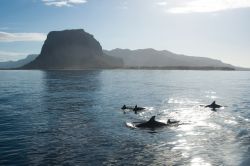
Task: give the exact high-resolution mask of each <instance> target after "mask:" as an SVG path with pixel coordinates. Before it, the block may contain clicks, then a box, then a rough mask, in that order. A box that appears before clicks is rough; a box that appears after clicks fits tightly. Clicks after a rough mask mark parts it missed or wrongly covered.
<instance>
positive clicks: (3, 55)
mask: <svg viewBox="0 0 250 166" xmlns="http://www.w3.org/2000/svg"><path fill="white" fill-rule="evenodd" d="M28 54H29V53H21V52H8V51H0V62H4V61H11V60H18V59H20V58H24V57H26V56H27V55H28Z"/></svg>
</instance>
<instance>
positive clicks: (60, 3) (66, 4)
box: [42, 0, 87, 7]
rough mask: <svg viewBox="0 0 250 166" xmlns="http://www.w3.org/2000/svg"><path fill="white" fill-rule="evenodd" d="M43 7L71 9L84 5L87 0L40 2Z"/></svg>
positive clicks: (48, 0) (43, 0) (49, 0)
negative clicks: (42, 3)
mask: <svg viewBox="0 0 250 166" xmlns="http://www.w3.org/2000/svg"><path fill="white" fill-rule="evenodd" d="M42 2H44V4H45V5H48V6H56V7H71V6H74V5H79V4H83V3H86V2H87V0H42Z"/></svg>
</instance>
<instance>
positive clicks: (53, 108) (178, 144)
mask: <svg viewBox="0 0 250 166" xmlns="http://www.w3.org/2000/svg"><path fill="white" fill-rule="evenodd" d="M214 100H216V101H217V103H218V104H221V105H224V106H226V107H225V108H223V109H220V110H217V111H211V110H209V109H205V108H203V107H201V106H200V105H204V104H210V103H211V102H212V101H214ZM123 104H126V105H131V106H134V105H136V104H137V105H138V106H144V107H147V110H146V111H145V112H142V113H139V114H137V115H135V114H133V113H132V112H128V113H126V114H124V113H123V111H121V109H120V108H121V107H122V105H123ZM153 115H156V119H157V120H158V121H162V122H166V121H167V119H175V120H179V121H181V122H182V123H183V124H182V125H180V126H176V127H169V128H162V129H159V130H154V131H152V130H148V129H138V128H135V129H132V128H129V127H127V125H126V124H128V123H132V122H138V121H145V120H148V119H149V118H150V117H151V116H153ZM0 165H79V166H87V165H96V166H99V165H129V166H130V165H191V166H196V165H204V166H210V165H225V166H238V165H239V166H243V165H244V166H249V165H250V73H249V72H236V71H234V72H233V71H160V70H89V71H0Z"/></svg>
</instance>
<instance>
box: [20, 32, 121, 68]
mask: <svg viewBox="0 0 250 166" xmlns="http://www.w3.org/2000/svg"><path fill="white" fill-rule="evenodd" d="M122 66H123V62H122V60H121V59H119V58H116V57H112V56H108V55H105V54H104V53H103V51H102V47H101V45H100V43H99V42H98V41H97V40H96V39H95V38H94V37H93V35H91V34H89V33H87V32H85V31H84V30H83V29H76V30H64V31H52V32H50V33H49V34H48V36H47V39H46V41H45V42H44V44H43V47H42V50H41V54H40V55H39V56H38V57H37V58H36V59H35V60H34V61H32V62H30V63H29V64H27V65H24V66H23V67H22V68H21V69H91V68H117V67H122Z"/></svg>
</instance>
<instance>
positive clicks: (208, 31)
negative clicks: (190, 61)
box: [0, 0, 250, 67]
mask: <svg viewBox="0 0 250 166" xmlns="http://www.w3.org/2000/svg"><path fill="white" fill-rule="evenodd" d="M0 4H1V5H0V11H1V15H0V19H1V23H0V61H8V60H18V59H22V58H24V57H26V56H27V55H28V54H39V53H40V51H41V47H42V44H43V42H44V40H45V39H46V35H47V33H48V32H50V31H57V30H64V29H81V28H82V29H84V30H85V31H86V32H89V33H91V34H93V35H94V37H95V38H96V39H97V40H98V41H99V42H100V43H101V45H102V47H103V49H107V50H111V49H115V48H122V49H124V48H128V49H133V50H134V49H144V48H153V49H156V50H168V51H171V52H174V53H177V54H185V55H188V56H197V57H208V58H212V59H218V60H221V61H223V62H225V63H229V64H232V65H235V66H241V67H250V57H249V52H250V48H249V44H250V40H249V37H250V33H249V28H250V24H249V22H248V18H249V16H250V0H237V1H236V0H217V1H215V0H210V1H209V0H187V1H184V0H180V1H178V2H176V1H174V0H153V1H152V0H144V1H142V0H110V1H108V0H103V1H97V0H19V1H17V0H13V1H8V0H2V1H1V2H0Z"/></svg>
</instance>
